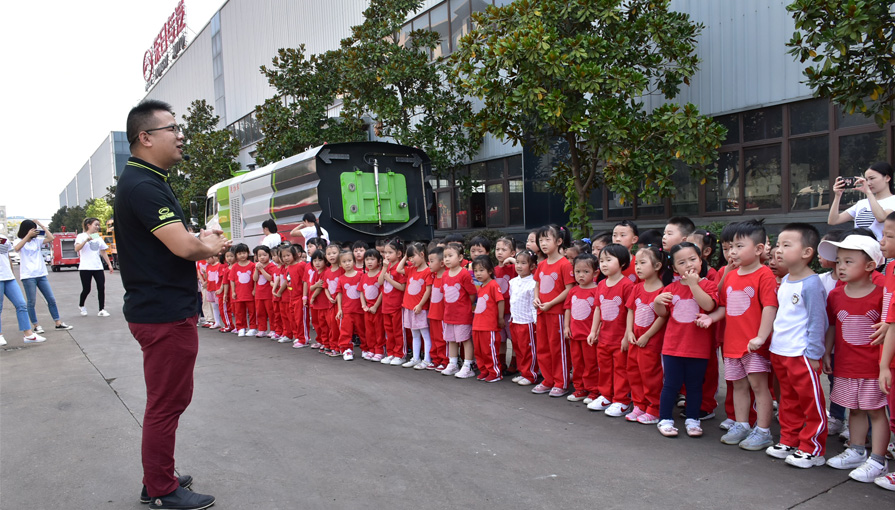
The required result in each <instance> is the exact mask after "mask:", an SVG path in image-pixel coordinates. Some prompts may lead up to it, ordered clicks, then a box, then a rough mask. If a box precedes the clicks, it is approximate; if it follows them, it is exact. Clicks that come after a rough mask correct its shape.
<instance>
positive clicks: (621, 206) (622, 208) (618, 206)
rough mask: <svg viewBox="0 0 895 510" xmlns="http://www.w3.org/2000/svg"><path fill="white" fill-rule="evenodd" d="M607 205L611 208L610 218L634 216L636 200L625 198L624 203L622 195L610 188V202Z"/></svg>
mask: <svg viewBox="0 0 895 510" xmlns="http://www.w3.org/2000/svg"><path fill="white" fill-rule="evenodd" d="M606 206H607V207H608V208H609V217H610V218H633V217H634V201H633V200H624V203H622V199H621V197H619V196H618V195H616V194H615V192H613V191H612V190H609V202H607V204H606Z"/></svg>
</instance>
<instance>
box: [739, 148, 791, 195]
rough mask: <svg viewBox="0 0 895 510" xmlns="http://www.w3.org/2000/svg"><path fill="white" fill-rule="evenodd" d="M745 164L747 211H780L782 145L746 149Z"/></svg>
mask: <svg viewBox="0 0 895 510" xmlns="http://www.w3.org/2000/svg"><path fill="white" fill-rule="evenodd" d="M743 163H744V165H743V175H744V176H745V179H744V182H745V184H746V196H745V207H746V210H747V211H752V210H757V209H780V208H781V204H780V197H781V193H782V189H781V173H782V172H781V164H780V145H771V146H768V147H756V148H753V149H744V150H743Z"/></svg>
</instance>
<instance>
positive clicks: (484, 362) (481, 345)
mask: <svg viewBox="0 0 895 510" xmlns="http://www.w3.org/2000/svg"><path fill="white" fill-rule="evenodd" d="M472 345H473V349H474V350H475V363H476V365H478V367H479V370H480V371H481V373H482V374H484V379H485V380H487V381H491V380H494V379H500V378H502V377H503V375H502V374H501V372H500V331H473V332H472Z"/></svg>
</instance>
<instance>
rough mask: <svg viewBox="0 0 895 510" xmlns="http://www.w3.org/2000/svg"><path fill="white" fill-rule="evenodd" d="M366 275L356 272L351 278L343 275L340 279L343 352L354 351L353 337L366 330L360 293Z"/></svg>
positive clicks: (341, 341)
mask: <svg viewBox="0 0 895 510" xmlns="http://www.w3.org/2000/svg"><path fill="white" fill-rule="evenodd" d="M363 276H364V274H363V273H361V272H359V271H355V272H354V274H353V275H351V276H349V275H347V274H343V275H342V276H340V277H339V290H338V291H337V292H338V295H339V296H340V299H341V303H342V321H341V324H340V325H339V349H340V350H341V351H342V352H345V351H348V350H352V349H354V344H352V341H351V340H352V337H353V336H354V334H355V333H357V334H358V335H360V332H361V331H362V330H363V329H364V309H363V308H361V302H360V293H361V279H362V278H363Z"/></svg>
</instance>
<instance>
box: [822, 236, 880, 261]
mask: <svg viewBox="0 0 895 510" xmlns="http://www.w3.org/2000/svg"><path fill="white" fill-rule="evenodd" d="M839 248H842V249H843V250H856V251H863V252H864V253H866V254H867V256H868V257H870V259H871V260H873V262H874V263H876V265H877V266H881V265H883V264H884V263H885V262H886V259H885V258H883V252H882V250H881V249H880V247H879V241H877V240H876V239H873V238H871V237H869V236H865V235H850V236H848V237H846V238H845V239H843V240H842V241H841V242H838V243H835V242H833V241H821V243H820V245H819V246H818V247H817V253H818V254H819V255H820V256H821V257H823V258H825V259H827V260H836V250H838V249H839Z"/></svg>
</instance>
